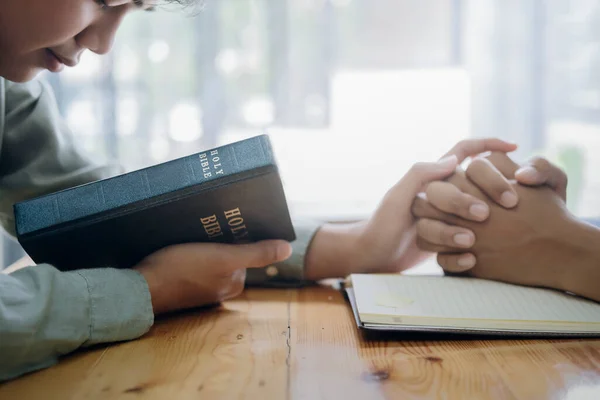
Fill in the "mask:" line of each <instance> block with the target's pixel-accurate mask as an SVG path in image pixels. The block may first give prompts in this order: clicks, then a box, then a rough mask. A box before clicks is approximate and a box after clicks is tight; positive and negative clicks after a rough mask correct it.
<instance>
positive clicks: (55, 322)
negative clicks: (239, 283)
mask: <svg viewBox="0 0 600 400" xmlns="http://www.w3.org/2000/svg"><path fill="white" fill-rule="evenodd" d="M120 172H122V170H121V168H120V167H118V166H110V165H109V166H106V165H104V166H101V165H95V164H94V163H92V162H91V161H90V160H88V159H86V158H85V157H84V156H83V155H82V154H81V153H80V152H78V151H77V149H76V147H75V145H74V141H73V140H72V137H71V133H70V132H69V129H68V128H67V126H66V125H65V123H64V121H63V120H62V119H61V117H60V115H59V113H58V108H57V106H56V102H55V100H54V97H53V95H52V92H51V90H50V89H49V88H48V87H47V86H46V85H44V84H42V83H41V82H38V81H34V82H30V83H27V84H16V83H12V82H8V81H6V80H3V79H2V78H0V223H1V224H2V226H4V228H5V229H6V230H7V231H8V232H9V233H11V234H14V215H13V209H12V206H13V204H14V203H15V202H17V201H20V200H23V199H26V198H30V197H33V196H37V195H40V194H43V193H48V192H53V191H56V190H59V189H64V188H67V187H72V186H75V185H79V184H83V183H86V182H90V181H94V180H98V179H102V178H107V177H109V176H112V175H115V174H118V173H120ZM294 225H295V229H296V234H297V236H298V239H297V240H296V241H295V242H294V243H292V247H293V255H292V257H291V258H290V259H289V260H287V261H286V262H285V263H281V264H278V265H275V266H269V268H263V269H257V270H249V271H248V277H247V283H248V284H252V285H277V286H279V285H297V284H299V283H301V282H302V280H303V267H304V254H305V253H306V249H307V247H308V244H309V242H310V240H311V239H312V237H313V235H314V233H315V232H316V230H317V229H318V227H319V225H318V223H316V222H314V221H295V222H294ZM82 267H84V266H82ZM153 323H154V314H153V311H152V304H151V301H150V293H149V291H148V286H147V284H146V281H145V280H144V278H143V277H142V276H141V275H140V274H139V273H138V272H136V271H134V270H116V269H81V270H78V271H73V272H60V271H58V270H57V269H55V268H54V267H52V266H51V265H38V266H36V267H34V268H25V269H23V270H20V271H17V272H15V273H13V274H11V275H6V274H1V273H0V381H2V380H6V379H11V378H14V377H17V376H19V375H22V374H24V373H27V372H30V371H34V370H38V369H41V368H46V367H49V366H51V365H53V364H55V363H56V362H57V361H58V358H59V357H60V356H61V355H64V354H67V353H69V352H72V351H74V350H76V349H78V348H80V347H82V346H89V345H93V344H97V343H105V342H115V341H123V340H131V339H135V338H137V337H139V336H141V335H143V334H144V333H146V332H147V331H148V329H149V328H150V327H151V326H152V324H153Z"/></svg>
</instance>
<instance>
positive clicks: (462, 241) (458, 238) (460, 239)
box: [453, 233, 473, 247]
mask: <svg viewBox="0 0 600 400" xmlns="http://www.w3.org/2000/svg"><path fill="white" fill-rule="evenodd" d="M453 240H454V243H456V244H457V245H459V246H461V247H471V246H473V236H471V235H469V234H468V233H457V234H456V235H454V237H453Z"/></svg>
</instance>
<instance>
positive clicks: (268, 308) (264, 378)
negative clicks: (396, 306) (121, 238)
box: [0, 286, 600, 400]
mask: <svg viewBox="0 0 600 400" xmlns="http://www.w3.org/2000/svg"><path fill="white" fill-rule="evenodd" d="M200 398H202V399H245V398H247V399H311V400H312V399H413V398H414V399H417V398H426V399H528V400H529V399H568V400H573V399H577V400H579V399H600V340H590V339H587V340H508V339H502V340H500V339H495V340H489V339H487V340H484V339H481V338H470V339H465V338H449V337H448V336H441V337H436V336H431V335H430V336H424V335H415V334H413V335H406V334H404V335H400V336H399V335H398V334H395V335H390V334H383V335H377V336H373V335H365V334H364V333H363V332H361V331H359V330H358V329H357V328H356V326H355V323H354V320H353V318H352V314H351V310H350V307H349V306H348V304H347V303H346V300H345V299H344V296H343V295H342V294H341V293H340V292H339V291H338V290H336V289H334V288H332V287H327V286H321V287H309V288H304V289H298V290H295V289H277V290H269V289H249V290H247V291H246V292H245V293H244V294H243V295H242V296H241V297H239V298H238V299H235V300H233V301H229V302H227V303H225V304H224V305H223V306H221V307H219V308H213V309H208V310H193V311H188V312H185V313H182V314H178V315H171V316H169V317H167V318H163V319H160V320H158V321H157V323H156V325H155V326H154V327H153V329H152V330H151V332H150V333H149V334H148V335H146V336H144V337H143V338H141V339H139V340H136V341H133V342H128V343H121V344H114V345H109V346H102V347H96V348H93V349H88V350H85V351H81V352H78V353H77V354H74V355H71V356H69V357H66V358H64V359H63V360H62V362H61V363H60V364H59V365H57V366H55V367H52V368H50V369H47V370H44V371H40V372H37V373H33V374H30V375H27V376H25V377H22V378H20V379H17V380H14V381H11V382H7V383H4V384H2V385H0V399H2V400H4V399H77V400H79V399H173V400H174V399H200Z"/></svg>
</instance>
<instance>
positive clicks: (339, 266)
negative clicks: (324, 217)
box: [304, 222, 364, 281]
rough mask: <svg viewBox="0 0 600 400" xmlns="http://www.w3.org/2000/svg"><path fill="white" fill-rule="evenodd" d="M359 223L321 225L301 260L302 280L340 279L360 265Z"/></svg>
mask: <svg viewBox="0 0 600 400" xmlns="http://www.w3.org/2000/svg"><path fill="white" fill-rule="evenodd" d="M363 225H364V223H363V222H356V223H347V224H325V225H323V226H322V227H321V228H320V229H319V230H318V231H317V232H316V233H315V236H314V238H313V240H312V242H311V244H310V246H309V248H308V252H307V254H306V256H305V272H304V275H305V278H306V279H308V280H313V281H316V280H320V279H326V278H344V277H346V276H348V275H349V274H350V273H352V272H354V271H356V270H357V268H358V265H359V264H360V255H361V245H360V243H361V237H362V227H363Z"/></svg>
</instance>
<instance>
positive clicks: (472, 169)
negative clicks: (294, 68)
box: [466, 158, 488, 176]
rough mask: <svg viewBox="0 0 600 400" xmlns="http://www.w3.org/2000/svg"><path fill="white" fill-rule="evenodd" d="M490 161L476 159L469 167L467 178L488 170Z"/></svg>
mask: <svg viewBox="0 0 600 400" xmlns="http://www.w3.org/2000/svg"><path fill="white" fill-rule="evenodd" d="M487 163H488V161H487V160H486V159H485V158H475V159H473V160H472V161H471V163H470V164H469V166H468V167H467V171H466V173H467V176H471V175H474V174H477V173H479V172H481V171H482V170H484V169H486V168H487V166H488V164H487Z"/></svg>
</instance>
